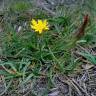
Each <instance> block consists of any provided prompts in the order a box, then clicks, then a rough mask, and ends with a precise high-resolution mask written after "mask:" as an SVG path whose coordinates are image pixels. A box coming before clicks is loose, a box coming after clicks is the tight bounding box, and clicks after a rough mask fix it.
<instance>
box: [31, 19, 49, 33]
mask: <svg viewBox="0 0 96 96" xmlns="http://www.w3.org/2000/svg"><path fill="white" fill-rule="evenodd" d="M30 26H31V28H32V29H34V30H35V31H36V32H39V34H41V33H42V32H43V31H45V30H48V29H49V27H48V22H47V20H38V21H36V20H34V19H32V20H31V24H30Z"/></svg>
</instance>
